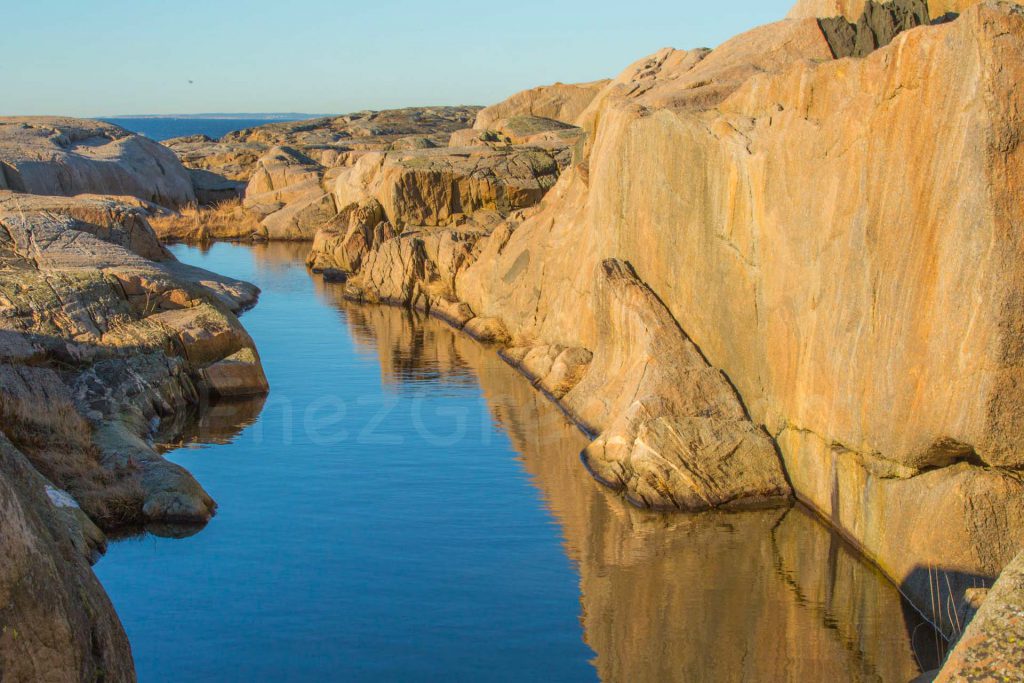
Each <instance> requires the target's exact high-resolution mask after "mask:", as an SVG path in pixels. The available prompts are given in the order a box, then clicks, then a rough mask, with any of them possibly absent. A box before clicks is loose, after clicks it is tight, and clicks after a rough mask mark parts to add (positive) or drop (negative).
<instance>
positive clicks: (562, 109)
mask: <svg viewBox="0 0 1024 683" xmlns="http://www.w3.org/2000/svg"><path fill="white" fill-rule="evenodd" d="M607 83H608V81H594V82H592V83H574V84H566V83H555V84H554V85H546V86H541V87H539V88H532V89H530V90H524V91H522V92H519V93H516V94H515V95H513V96H512V97H510V98H508V99H507V100H504V101H503V102H499V103H498V104H492V105H491V106H489V107H485V108H484V109H482V110H481V111H480V113H479V114H477V116H476V122H475V123H474V124H473V127H474V128H476V129H477V130H493V129H494V124H495V122H497V121H498V120H500V119H508V118H511V117H518V116H530V117H541V118H546V119H554V120H555V121H561V122H562V123H568V124H575V123H576V119H577V118H578V117H579V115H580V114H581V113H583V111H584V110H585V109H586V108H587V106H588V105H589V104H590V102H591V101H592V100H593V99H594V97H595V96H596V95H597V93H598V92H599V91H600V90H601V89H602V88H603V87H604V86H605V85H607Z"/></svg>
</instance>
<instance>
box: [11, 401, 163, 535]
mask: <svg viewBox="0 0 1024 683" xmlns="http://www.w3.org/2000/svg"><path fill="white" fill-rule="evenodd" d="M0 424H2V426H3V431H4V434H6V436H7V438H8V439H10V440H11V443H13V444H14V445H15V446H16V447H17V448H18V450H20V451H21V452H22V453H24V454H25V456H26V457H27V458H28V459H29V461H30V462H31V463H32V465H33V466H34V467H35V468H36V469H37V470H38V471H39V473H40V474H42V475H43V476H44V477H46V478H47V479H49V480H50V481H51V482H53V484H54V485H55V486H57V487H58V488H61V489H64V490H65V491H67V492H68V493H70V494H71V495H72V496H73V497H74V498H75V500H77V501H78V504H79V505H80V506H81V507H82V510H83V511H84V512H85V513H86V514H87V515H89V517H90V518H92V520H93V521H94V522H96V524H97V525H99V526H100V527H101V528H102V529H104V530H110V529H116V528H118V527H123V526H132V525H137V524H140V523H141V522H142V521H143V514H142V505H143V503H144V502H145V492H144V490H143V487H142V481H141V473H140V472H139V470H138V468H137V467H135V466H134V465H129V466H127V467H123V468H119V469H116V470H111V469H107V468H105V467H103V465H102V464H101V463H100V459H99V451H98V449H97V448H96V446H95V445H94V444H93V442H92V428H91V426H90V425H89V423H88V422H87V421H86V420H85V419H84V418H83V417H82V416H81V415H80V414H79V413H78V411H77V410H76V409H75V407H74V405H73V404H71V403H70V402H68V401H66V400H61V398H60V397H57V396H53V395H49V396H46V395H42V396H41V395H39V394H36V393H32V392H27V393H26V392H19V393H15V392H11V391H5V392H0Z"/></svg>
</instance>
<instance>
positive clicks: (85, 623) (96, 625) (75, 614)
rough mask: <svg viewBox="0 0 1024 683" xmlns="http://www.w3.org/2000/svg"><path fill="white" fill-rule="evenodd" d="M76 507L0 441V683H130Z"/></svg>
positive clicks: (121, 638)
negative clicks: (69, 682)
mask: <svg viewBox="0 0 1024 683" xmlns="http://www.w3.org/2000/svg"><path fill="white" fill-rule="evenodd" d="M90 527H91V522H89V521H88V518H86V517H85V516H84V515H82V514H81V510H80V509H79V508H78V507H77V503H75V501H74V500H73V499H72V498H71V497H70V496H68V495H67V494H66V493H64V492H63V491H60V490H58V489H56V488H54V487H53V485H52V484H50V483H49V482H48V481H47V480H46V479H44V478H43V477H42V476H41V475H40V474H39V473H38V472H37V471H36V470H35V469H34V468H33V467H32V465H30V464H29V462H28V460H27V459H26V458H25V456H24V455H22V454H21V453H20V452H18V450H17V448H15V447H14V445H13V444H12V443H11V442H10V441H9V440H8V439H7V438H6V437H5V436H3V435H2V434H0V548H3V558H4V559H3V562H2V563H0V678H2V679H3V680H4V681H110V682H111V683H116V682H120V681H134V680H135V672H134V668H133V667H132V656H131V648H130V647H129V645H128V638H127V637H126V636H125V633H124V629H123V628H122V627H121V623H120V621H119V620H118V618H117V615H116V614H115V613H114V608H113V606H111V604H110V600H109V599H108V598H107V595H106V593H105V592H104V591H103V587H102V586H100V583H99V581H98V580H97V579H96V576H95V575H94V574H93V573H92V570H91V569H90V568H89V554H90V553H91V552H95V550H96V546H97V545H102V540H101V539H102V534H101V533H99V530H97V529H95V528H94V527H91V528H90Z"/></svg>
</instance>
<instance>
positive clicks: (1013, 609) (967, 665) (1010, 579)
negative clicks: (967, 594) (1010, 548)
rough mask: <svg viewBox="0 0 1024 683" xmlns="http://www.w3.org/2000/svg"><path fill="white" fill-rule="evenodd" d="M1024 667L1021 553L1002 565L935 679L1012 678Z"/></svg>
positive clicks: (1023, 566) (1023, 556) (1023, 560)
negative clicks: (996, 577)
mask: <svg viewBox="0 0 1024 683" xmlns="http://www.w3.org/2000/svg"><path fill="white" fill-rule="evenodd" d="M1022 671H1024V554H1021V555H1018V556H1017V558H1016V559H1015V560H1014V561H1013V562H1011V563H1010V564H1009V565H1007V566H1006V568H1005V569H1003V572H1002V574H1000V575H999V580H998V581H996V582H995V585H993V586H992V589H991V590H990V591H989V592H988V594H987V596H986V597H985V600H984V602H983V603H982V605H981V607H980V609H978V611H977V614H976V615H975V616H974V618H973V620H972V621H971V622H970V624H969V625H967V627H966V630H965V631H964V632H963V635H962V636H961V637H960V640H959V641H958V642H957V645H956V647H955V648H954V649H953V651H952V652H951V653H950V654H949V658H948V659H947V660H946V663H945V664H944V665H943V667H942V670H941V671H940V672H939V675H938V677H936V678H935V681H936V683H947V682H948V681H1013V680H1019V679H1020V677H1021V672H1022Z"/></svg>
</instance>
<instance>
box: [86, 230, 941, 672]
mask: <svg viewBox="0 0 1024 683" xmlns="http://www.w3.org/2000/svg"><path fill="white" fill-rule="evenodd" d="M307 250H308V245H304V244H267V245H259V246H241V245H229V244H216V245H214V246H212V247H210V248H208V249H199V248H195V247H185V246H178V247H174V249H173V251H174V252H175V254H176V255H177V256H178V258H180V259H181V260H183V261H186V262H189V263H193V264H195V265H199V266H202V267H204V268H209V269H211V270H214V271H217V272H220V273H224V274H227V275H232V276H235V277H239V278H242V279H245V280H249V281H251V282H254V283H256V284H257V285H259V287H260V288H262V290H263V294H262V296H261V299H260V303H259V305H258V306H257V307H256V308H255V309H254V310H252V311H250V312H248V313H246V314H245V316H244V322H245V324H246V327H247V328H248V330H249V331H250V332H251V334H252V336H253V337H254V339H255V340H256V344H257V347H258V348H259V351H260V354H261V355H262V358H263V363H264V366H265V368H266V372H267V376H268V378H269V380H270V384H271V394H270V396H269V397H268V398H267V399H266V401H265V402H264V401H263V400H259V401H249V402H240V403H229V404H225V403H222V404H219V405H216V406H212V407H210V408H209V409H207V410H204V411H202V412H201V414H199V415H197V416H194V419H191V420H189V422H188V424H186V425H185V427H184V428H183V430H182V434H183V435H176V436H175V443H169V444H168V448H169V449H170V450H169V451H168V453H167V457H169V458H170V459H172V460H174V461H175V462H178V463H180V464H181V465H183V466H184V467H186V468H188V469H189V470H190V471H191V472H192V473H193V474H194V475H195V476H196V478H197V479H198V480H199V481H200V482H201V483H202V484H203V486H204V487H206V489H207V490H208V491H209V492H210V494H211V495H213V497H214V498H215V499H216V500H217V502H218V503H219V505H220V507H219V511H218V513H217V516H216V517H215V518H214V519H213V520H212V521H211V522H210V524H209V525H208V526H206V527H205V528H204V529H202V530H201V531H198V533H194V534H192V535H188V536H186V537H181V538H175V537H168V536H159V535H156V534H152V533H151V534H146V535H143V536H137V537H133V538H129V539H126V540H122V541H119V542H116V543H112V544H111V547H110V550H109V552H108V554H107V556H106V557H105V558H104V559H103V560H101V561H100V563H99V564H98V565H97V566H96V572H97V574H98V575H99V577H100V579H101V580H102V582H103V584H104V585H105V586H106V588H107V590H108V592H109V593H110V596H111V599H112V600H113V602H114V605H115V607H116V608H117V611H118V614H119V615H120V616H121V619H122V621H123V622H124V625H125V628H126V630H127V632H128V636H129V638H130V640H131V643H132V648H133V652H134V656H135V661H136V666H137V668H138V672H139V679H140V680H141V681H144V682H145V681H166V680H181V681H225V680H312V681H338V680H347V681H350V680H403V681H429V680H444V681H458V680H472V681H491V680H510V681H534V680H536V681H577V680H582V681H593V680H604V681H630V682H634V681H676V680H678V681H786V680H790V681H852V680H878V681H907V680H909V679H910V678H913V676H914V675H916V673H917V672H918V671H919V670H920V667H921V666H923V667H924V668H933V667H934V666H936V665H937V662H936V661H935V658H936V655H935V638H934V633H933V632H932V631H931V629H929V628H928V627H927V625H925V624H924V623H923V622H922V621H921V620H920V619H919V618H918V617H917V615H916V613H914V612H913V611H912V610H910V609H909V608H908V607H907V606H906V604H905V603H904V602H903V601H902V600H901V598H900V595H899V593H898V592H897V591H896V589H895V587H894V586H893V585H892V584H890V583H889V582H888V581H886V580H885V579H884V578H883V577H882V576H881V575H880V574H879V573H878V571H877V570H876V569H875V568H874V567H873V566H872V565H870V564H868V563H867V562H865V561H864V560H863V559H862V558H861V557H860V556H859V555H857V554H856V553H855V552H853V551H852V550H851V549H850V548H849V547H848V546H847V545H846V544H845V543H844V542H843V541H842V540H841V539H840V538H839V537H837V536H836V535H835V534H834V533H832V532H830V531H829V529H828V528H827V527H825V526H824V525H822V524H821V523H819V521H818V520H817V519H816V518H814V517H813V516H812V515H811V514H809V513H808V512H806V511H805V510H804V509H803V508H801V507H799V506H796V507H793V508H789V509H780V510H770V511H758V512H746V513H734V514H719V513H712V514H703V515H682V514H668V515H662V514H652V513H645V512H642V511H639V510H635V509H633V508H631V507H629V506H628V505H627V504H626V503H625V502H624V501H623V500H622V499H621V498H619V497H617V496H616V495H614V494H612V493H610V492H609V491H607V490H605V489H603V488H602V487H600V486H599V485H598V484H597V483H596V482H594V481H593V480H592V479H591V478H590V477H589V476H588V474H587V473H586V470H585V469H584V468H583V466H582V465H581V464H580V461H579V458H578V453H579V451H580V450H581V448H582V447H583V446H584V445H585V444H586V440H585V438H584V437H583V436H582V435H581V434H580V433H579V432H578V431H577V430H576V428H575V427H574V426H573V425H572V424H570V423H569V422H568V421H566V419H565V418H564V416H563V415H562V414H561V412H560V411H559V410H558V409H557V408H556V407H555V406H554V405H552V404H551V403H549V402H548V401H547V400H546V399H545V398H544V397H542V396H541V395H540V394H538V393H537V392H536V391H534V390H533V389H532V387H531V386H530V384H529V383H528V382H527V381H526V380H525V379H524V378H522V377H521V376H519V375H518V374H517V373H516V372H515V371H514V370H512V369H511V368H509V367H508V366H507V365H505V363H503V362H502V361H501V360H500V359H499V358H498V356H497V354H496V353H495V352H494V350H493V349H490V348H487V347H484V346H481V345H479V344H477V343H476V342H474V341H472V340H470V339H468V338H467V337H465V336H463V335H461V334H459V333H456V332H454V331H453V330H451V329H450V328H448V327H446V326H445V325H443V324H441V323H439V322H437V321H435V320H432V319H429V318H427V319H424V318H422V317H420V316H415V315H413V314H410V313H409V312H407V311H403V310H399V309H396V308H389V307H366V306H358V305H354V304H350V303H347V302H345V301H344V300H343V299H342V298H341V296H340V289H339V287H338V286H336V285H327V284H324V283H323V282H322V281H321V280H320V279H319V278H317V277H316V276H312V275H310V274H309V273H308V271H307V270H306V268H305V267H304V266H303V264H302V260H303V257H304V256H305V254H306V252H307ZM176 431H177V430H176ZM173 446H177V447H173ZM178 535H179V536H180V535H181V534H178Z"/></svg>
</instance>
